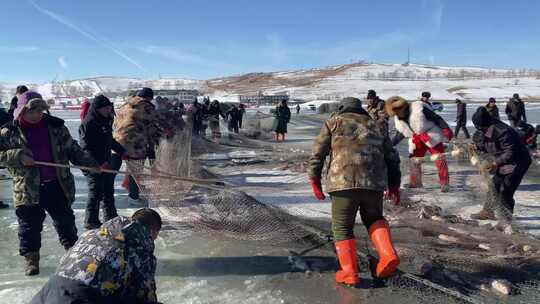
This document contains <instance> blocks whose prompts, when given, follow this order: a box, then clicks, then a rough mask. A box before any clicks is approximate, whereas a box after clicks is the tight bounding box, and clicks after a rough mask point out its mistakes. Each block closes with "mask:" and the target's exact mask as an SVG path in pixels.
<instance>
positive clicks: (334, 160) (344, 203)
mask: <svg viewBox="0 0 540 304" xmlns="http://www.w3.org/2000/svg"><path fill="white" fill-rule="evenodd" d="M327 156H330V160H329V162H328V171H327V175H326V191H327V192H328V193H330V196H331V197H332V230H333V233H334V241H335V245H336V250H337V253H338V258H339V263H340V265H341V269H342V270H341V271H338V273H337V274H336V281H337V282H339V283H344V284H348V285H354V284H357V283H358V282H359V278H358V264H357V263H358V261H357V256H356V242H355V239H354V231H353V228H354V223H355V218H356V213H357V212H358V210H360V216H361V218H362V222H363V223H364V225H365V226H366V228H367V229H368V231H369V235H370V238H371V240H372V242H373V244H374V245H375V248H376V249H377V251H378V252H379V256H380V263H379V265H378V266H377V270H376V275H377V276H378V277H381V278H384V277H387V276H389V275H391V274H392V273H393V272H394V271H395V269H396V267H397V265H398V264H399V259H398V257H397V255H396V253H395V250H394V248H393V245H392V241H391V237H390V230H389V227H388V223H387V221H386V220H385V219H384V217H383V191H384V190H385V189H388V191H389V192H388V193H389V195H390V197H391V198H392V199H393V200H394V202H395V203H399V185H400V182H401V173H400V170H399V162H400V161H399V155H398V154H397V152H396V151H395V150H394V148H393V147H392V144H391V142H390V139H389V138H388V135H387V134H386V132H385V131H384V129H383V128H381V127H380V126H379V125H378V124H377V123H376V122H375V121H374V120H373V119H372V118H370V116H369V115H368V113H367V112H366V111H365V110H364V109H362V106H361V101H360V100H359V99H357V98H352V97H347V98H345V99H343V100H342V101H341V103H340V105H339V110H338V112H337V113H335V114H334V115H333V116H332V117H331V118H330V119H328V120H327V121H326V122H325V123H324V125H323V127H322V129H321V132H320V133H319V136H318V137H317V138H316V139H315V141H314V143H313V152H312V155H311V158H310V160H309V165H308V175H309V177H310V183H311V186H312V188H313V192H314V194H315V196H316V197H317V198H318V199H319V200H324V199H325V196H324V194H323V192H322V186H321V176H322V169H323V166H324V163H325V159H326V157H327Z"/></svg>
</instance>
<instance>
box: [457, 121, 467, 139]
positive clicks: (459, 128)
mask: <svg viewBox="0 0 540 304" xmlns="http://www.w3.org/2000/svg"><path fill="white" fill-rule="evenodd" d="M461 128H463V133H465V138H467V139H469V138H471V136H470V135H469V130H467V126H466V125H461V124H458V125H457V126H456V131H455V132H454V134H455V136H456V138H458V134H459V130H461Z"/></svg>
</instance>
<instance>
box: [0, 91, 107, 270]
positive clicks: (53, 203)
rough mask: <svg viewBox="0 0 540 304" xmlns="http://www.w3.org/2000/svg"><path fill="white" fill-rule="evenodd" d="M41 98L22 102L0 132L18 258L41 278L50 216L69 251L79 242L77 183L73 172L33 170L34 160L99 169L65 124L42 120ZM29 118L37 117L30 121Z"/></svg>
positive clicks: (33, 96)
mask: <svg viewBox="0 0 540 304" xmlns="http://www.w3.org/2000/svg"><path fill="white" fill-rule="evenodd" d="M46 109H47V104H46V103H45V101H43V99H42V98H41V95H39V94H37V93H35V92H26V93H24V94H23V95H21V97H20V98H19V101H18V107H17V109H16V110H15V112H14V113H15V115H14V116H15V120H14V121H12V122H11V123H9V124H7V125H5V126H4V127H3V128H2V129H1V131H0V164H1V165H2V166H6V167H7V168H8V170H9V171H10V173H11V175H12V176H13V198H14V202H15V206H16V210H15V213H16V215H17V219H18V222H19V241H20V244H19V253H20V255H22V256H24V257H25V258H26V261H27V265H26V266H27V268H26V274H27V275H34V274H37V273H39V250H40V248H41V231H42V229H43V221H44V220H45V211H47V213H48V214H49V215H50V216H51V218H52V220H53V222H54V227H55V228H56V231H57V232H58V236H59V238H60V243H61V244H62V245H63V246H64V248H66V249H68V248H70V247H71V246H73V244H74V243H75V242H76V241H77V228H76V227H75V216H74V214H73V210H72V209H71V204H72V203H73V201H74V200H75V181H74V178H73V175H72V174H71V172H70V170H69V169H68V168H53V167H46V166H36V165H34V160H37V161H46V162H53V163H56V164H61V165H68V164H69V163H70V162H72V163H74V164H76V165H81V166H90V167H96V166H97V163H96V162H95V160H94V159H93V158H92V157H91V156H90V154H88V153H86V152H84V151H83V150H82V149H81V148H80V147H79V145H78V144H77V142H76V141H74V140H73V138H71V135H70V134H69V131H68V129H67V127H66V126H65V125H64V121H63V120H62V119H60V118H57V117H54V116H50V115H47V114H43V111H44V110H46ZM29 113H33V114H32V115H36V116H37V117H38V119H37V120H35V121H32V122H30V121H28V120H25V117H27V115H30V114H29Z"/></svg>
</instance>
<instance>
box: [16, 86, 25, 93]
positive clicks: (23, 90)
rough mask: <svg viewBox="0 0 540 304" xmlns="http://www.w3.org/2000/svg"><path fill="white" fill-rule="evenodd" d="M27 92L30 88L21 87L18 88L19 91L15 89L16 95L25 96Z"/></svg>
mask: <svg viewBox="0 0 540 304" xmlns="http://www.w3.org/2000/svg"><path fill="white" fill-rule="evenodd" d="M26 92H28V87H27V86H25V85H20V86H18V87H17V89H15V94H23V93H26Z"/></svg>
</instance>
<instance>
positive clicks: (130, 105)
mask: <svg viewBox="0 0 540 304" xmlns="http://www.w3.org/2000/svg"><path fill="white" fill-rule="evenodd" d="M161 131H162V130H161V128H160V126H159V125H158V117H157V113H156V110H155V107H154V105H153V104H152V103H151V102H150V101H148V100H146V99H144V98H142V97H138V96H135V97H132V98H130V99H129V100H128V101H127V102H126V103H125V104H124V105H122V106H121V107H120V109H119V110H118V113H117V115H116V118H115V120H114V124H113V137H114V139H116V141H117V142H118V143H119V144H120V145H122V147H124V148H125V149H126V151H127V155H128V156H129V157H130V158H133V159H143V158H145V157H146V154H147V151H148V149H149V147H151V146H153V145H155V144H157V142H158V140H159V137H160V135H161Z"/></svg>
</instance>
